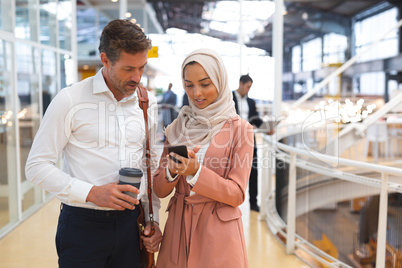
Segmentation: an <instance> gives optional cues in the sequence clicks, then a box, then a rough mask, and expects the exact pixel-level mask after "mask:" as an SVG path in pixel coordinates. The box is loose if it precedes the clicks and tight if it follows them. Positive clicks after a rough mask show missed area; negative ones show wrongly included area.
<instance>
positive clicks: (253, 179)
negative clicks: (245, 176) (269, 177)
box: [248, 143, 258, 205]
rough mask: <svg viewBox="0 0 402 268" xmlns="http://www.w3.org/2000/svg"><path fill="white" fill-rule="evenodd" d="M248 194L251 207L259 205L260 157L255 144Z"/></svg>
mask: <svg viewBox="0 0 402 268" xmlns="http://www.w3.org/2000/svg"><path fill="white" fill-rule="evenodd" d="M248 193H249V195H250V205H257V194H258V156H257V147H256V144H255V143H254V151H253V165H252V167H251V172H250V180H249V182H248Z"/></svg>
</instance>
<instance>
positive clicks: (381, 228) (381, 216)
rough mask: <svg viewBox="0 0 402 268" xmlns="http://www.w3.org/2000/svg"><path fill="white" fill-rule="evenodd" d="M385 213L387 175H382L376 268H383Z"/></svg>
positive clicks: (385, 234)
mask: <svg viewBox="0 0 402 268" xmlns="http://www.w3.org/2000/svg"><path fill="white" fill-rule="evenodd" d="M387 212H388V174H385V173H382V178H381V193H380V209H379V215H378V232H377V254H376V260H375V263H376V264H375V267H376V268H384V267H385V249H386V244H387Z"/></svg>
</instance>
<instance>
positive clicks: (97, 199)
mask: <svg viewBox="0 0 402 268" xmlns="http://www.w3.org/2000/svg"><path fill="white" fill-rule="evenodd" d="M123 192H133V193H135V194H139V193H140V190H138V189H137V188H135V187H134V186H132V185H127V184H124V185H118V184H117V183H109V184H105V185H101V186H93V187H92V189H91V191H89V193H88V196H87V200H86V201H87V202H92V203H94V204H95V205H98V206H100V207H108V208H112V209H116V210H125V209H126V208H127V209H131V210H133V209H134V208H135V206H134V205H132V204H135V205H138V204H139V201H138V200H137V199H135V198H134V197H132V196H129V195H128V194H125V193H123Z"/></svg>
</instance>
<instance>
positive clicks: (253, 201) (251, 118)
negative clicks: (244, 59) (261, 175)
mask: <svg viewBox="0 0 402 268" xmlns="http://www.w3.org/2000/svg"><path fill="white" fill-rule="evenodd" d="M252 85H253V80H252V79H251V77H250V76H249V75H242V76H241V77H240V81H239V88H238V89H237V90H236V91H233V101H234V102H235V108H236V112H237V113H238V114H239V115H240V117H241V118H243V119H245V120H247V121H248V122H249V123H250V124H251V125H252V126H253V127H254V128H259V127H260V126H261V124H262V123H263V121H262V119H261V118H260V117H259V115H258V112H257V107H256V104H255V101H254V100H253V99H250V98H249V97H248V92H249V91H250V89H251V86H252ZM248 187H249V195H250V209H251V210H254V211H256V212H259V211H260V207H259V206H258V205H257V194H258V157H257V147H256V144H255V139H254V153H253V165H252V167H251V172H250V179H249V185H248Z"/></svg>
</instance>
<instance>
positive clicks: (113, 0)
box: [110, 0, 119, 3]
mask: <svg viewBox="0 0 402 268" xmlns="http://www.w3.org/2000/svg"><path fill="white" fill-rule="evenodd" d="M110 1H112V2H113V3H116V2H118V1H119V0H110Z"/></svg>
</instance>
